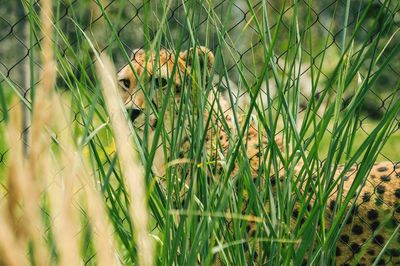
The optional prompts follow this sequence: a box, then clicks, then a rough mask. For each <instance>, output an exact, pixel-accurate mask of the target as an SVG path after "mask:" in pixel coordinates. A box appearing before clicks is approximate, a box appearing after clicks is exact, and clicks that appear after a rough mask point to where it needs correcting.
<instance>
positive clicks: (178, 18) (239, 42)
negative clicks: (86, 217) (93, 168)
mask: <svg viewBox="0 0 400 266" xmlns="http://www.w3.org/2000/svg"><path fill="white" fill-rule="evenodd" d="M9 2H10V3H9V4H7V5H2V7H0V54H1V57H0V72H1V73H2V76H1V77H0V87H1V89H3V90H4V91H6V90H11V89H10V83H11V84H12V85H13V86H15V88H17V90H18V92H17V93H19V94H20V95H21V96H22V97H23V98H24V99H25V100H26V102H28V103H30V102H31V96H32V94H31V92H32V91H31V90H32V88H34V87H36V86H37V84H38V83H39V82H40V80H38V76H37V73H36V72H34V73H31V72H30V69H31V68H33V67H35V68H36V69H40V67H41V63H40V60H39V59H38V56H37V53H38V51H40V42H41V36H32V35H30V34H29V31H30V27H32V23H31V22H30V16H29V13H30V12H34V11H35V12H39V11H40V1H34V2H32V4H31V6H32V10H28V9H27V8H26V6H25V8H24V6H23V5H22V4H21V3H20V2H19V1H9ZM156 2H158V1H155V2H152V3H150V4H151V11H150V13H151V17H152V18H153V19H150V20H146V18H145V16H144V12H145V5H146V4H147V3H149V2H146V3H143V2H142V1H134V0H128V1H123V0H112V1H109V2H107V3H106V4H105V12H107V14H108V15H109V16H110V19H111V20H112V21H113V20H115V21H117V22H116V23H115V25H114V26H115V27H116V29H117V36H118V38H119V39H120V40H121V42H122V44H123V45H124V48H125V49H126V50H127V51H129V52H131V51H132V50H133V49H134V48H138V47H142V46H143V44H144V36H145V34H144V32H147V34H148V36H150V37H152V36H153V37H154V36H155V33H156V31H157V22H158V19H159V17H158V15H159V14H161V13H162V12H163V10H162V5H160V4H157V3H156ZM200 2H201V1H200ZM200 2H199V3H197V4H198V5H199V7H200V8H199V14H196V16H195V17H194V18H193V19H194V20H195V21H196V23H195V27H194V28H193V29H192V30H193V31H196V32H198V38H199V40H198V41H199V43H200V44H204V43H208V46H209V48H211V50H214V51H215V50H216V49H217V48H218V45H219V42H218V41H217V39H218V34H217V32H216V31H217V30H218V29H219V26H221V24H218V23H219V22H218V21H210V19H209V13H210V12H212V13H213V14H215V17H220V18H222V17H223V14H224V13H225V12H227V10H229V12H231V14H232V15H231V20H230V21H229V22H224V24H223V26H224V27H225V29H224V30H225V31H224V35H223V36H224V38H225V41H226V44H227V45H228V46H229V47H230V48H231V51H233V53H234V54H233V56H229V57H227V58H226V60H227V62H226V64H227V70H228V74H229V76H230V78H231V79H232V80H233V81H235V82H236V83H238V84H240V78H239V76H238V72H237V67H238V66H239V65H240V67H241V68H242V70H243V72H244V73H245V77H246V79H247V80H249V81H250V83H254V82H256V79H257V76H258V74H259V73H258V71H259V70H260V65H261V64H263V60H260V58H257V57H258V55H259V54H262V52H261V51H262V49H263V47H262V42H261V40H260V38H259V36H258V32H257V30H256V29H255V27H256V26H255V25H254V23H253V18H252V14H251V12H250V11H249V7H248V4H247V2H246V1H241V0H237V1H227V0H220V1H214V2H213V3H212V6H211V10H208V11H207V10H204V8H201V3H200ZM355 2H357V3H355ZM251 3H252V8H253V9H254V10H257V9H259V8H260V6H261V3H262V1H251ZM282 4H283V1H279V0H276V1H272V0H270V1H267V5H268V11H269V15H270V29H271V30H272V31H273V30H274V29H275V27H276V26H277V18H278V17H279V15H280V13H281V10H283V12H282V14H281V15H282V16H283V20H282V25H281V28H280V32H279V39H280V41H283V42H284V40H285V39H287V38H289V34H290V30H291V29H290V27H291V24H290V19H291V15H292V13H293V10H294V8H295V6H294V4H287V3H286V6H282ZM345 5H346V1H341V0H326V1H314V4H313V5H310V4H309V3H308V1H301V3H300V5H299V8H300V9H301V10H302V12H300V14H304V17H301V18H300V21H303V22H304V24H303V25H305V26H303V28H301V29H300V31H301V32H303V33H307V32H313V34H314V36H320V38H321V39H323V38H325V37H326V36H331V38H330V40H331V41H329V43H328V44H327V45H321V43H319V40H316V41H315V43H313V44H311V45H304V46H302V47H301V52H302V53H303V54H304V57H306V58H307V62H308V63H302V66H301V80H302V81H301V82H303V83H304V84H305V85H303V87H307V86H309V85H310V82H311V81H310V77H311V67H313V68H316V69H318V70H319V71H321V74H322V78H323V79H326V80H327V79H328V78H329V75H330V72H331V71H332V69H330V68H329V66H325V65H323V69H319V67H320V65H319V64H318V62H319V60H322V59H321V57H322V56H323V52H326V53H327V54H331V55H334V56H335V55H337V54H338V53H339V51H340V50H341V49H342V46H341V42H340V38H341V34H343V30H344V28H345V26H346V27H347V28H351V27H354V24H355V23H356V21H357V19H358V18H359V16H360V14H362V12H363V9H364V8H365V5H363V1H354V3H353V4H352V5H351V8H350V16H349V20H348V25H343V23H342V20H343V15H341V14H344V9H345ZM373 5H374V6H375V9H379V8H380V7H381V6H382V5H384V3H383V2H382V1H375V2H374V3H373ZM80 6H84V7H82V8H81V7H80ZM387 9H388V13H390V12H393V10H390V7H387ZM373 10H374V9H372V11H371V12H369V13H368V14H367V16H368V19H367V20H366V21H365V23H364V24H363V25H362V26H361V29H362V33H364V34H360V35H359V36H358V37H357V38H359V39H360V40H362V38H363V37H366V36H367V34H368V33H370V30H371V29H370V26H371V23H372V22H374V13H373ZM57 11H58V20H57V21H56V22H55V23H57V25H59V26H60V28H61V29H62V30H63V34H64V35H65V38H67V39H68V41H69V43H70V45H71V46H72V47H74V48H77V49H79V47H80V45H81V44H80V43H78V40H77V38H76V37H75V34H76V31H77V30H78V29H77V26H76V24H77V25H79V27H80V28H81V29H82V31H83V32H85V33H86V34H87V35H88V36H89V37H93V38H101V39H102V40H105V41H103V42H99V44H97V43H96V45H97V47H96V48H97V49H98V50H99V51H100V52H101V51H104V50H106V49H111V51H116V52H113V53H112V54H113V56H114V60H115V62H116V63H117V65H119V66H123V65H124V64H125V62H124V59H123V57H122V56H121V54H120V53H119V52H118V51H119V49H120V48H118V47H117V46H116V45H115V40H114V39H113V38H107V36H110V34H111V33H110V30H109V29H108V28H107V26H106V25H107V21H106V19H105V17H104V15H103V13H102V12H101V11H100V10H99V8H98V6H97V4H96V2H95V1H93V2H87V3H85V4H82V1H78V0H74V1H67V0H62V1H59V3H58V5H57ZM77 11H78V13H76V12H77ZM79 11H80V12H79ZM390 14H392V15H393V16H396V19H395V22H396V25H395V27H399V22H400V18H399V17H400V13H399V12H395V13H390ZM332 17H334V18H335V19H334V21H335V22H334V23H332ZM185 19H186V18H185V12H184V7H183V3H182V2H181V1H176V2H174V4H173V5H172V6H171V7H170V8H169V10H168V12H167V23H168V25H169V29H170V32H169V33H168V35H169V36H170V39H172V40H173V39H175V38H182V39H181V40H179V41H180V42H181V43H183V46H189V45H190V31H189V29H188V28H187V26H186V23H185ZM306 21H307V23H306ZM210 24H211V25H212V26H213V27H209V25H210ZM373 34H375V35H376V34H379V32H374V33H373ZM182 36H183V37H182ZM385 36H390V34H387V35H385ZM387 38H388V37H387ZM107 40H108V41H107ZM54 41H55V43H56V45H58V47H59V48H60V50H61V51H63V52H62V55H63V57H64V58H65V59H66V60H67V61H68V62H69V64H70V66H71V68H72V69H73V70H74V71H76V72H74V73H75V74H76V75H79V70H78V68H76V65H77V62H76V59H75V58H73V57H70V56H69V51H68V47H66V46H65V44H64V43H63V42H58V41H57V39H55V40H54ZM103 43H104V44H103ZM162 44H163V45H164V46H166V47H169V46H170V45H171V44H170V43H169V41H168V40H162ZM282 47H284V46H282ZM354 49H355V51H354V52H353V56H357V53H358V51H357V49H358V48H357V45H355V48H354ZM311 50H312V52H311ZM223 52H226V51H225V50H224V51H223ZM286 56H288V55H287V50H285V49H283V48H281V47H280V46H277V49H276V51H275V57H274V60H275V61H276V63H277V65H278V67H279V68H280V70H281V71H284V65H283V64H282V59H284V58H285V57H286ZM384 56H385V55H384ZM399 59H400V58H397V60H392V61H391V62H390V63H389V65H388V67H387V68H386V71H385V73H383V74H382V75H381V77H380V78H379V80H378V82H377V83H376V85H375V86H373V87H372V88H371V90H370V91H369V93H368V96H367V97H366V101H365V103H364V105H363V108H362V110H360V112H361V114H360V117H359V126H358V127H359V128H358V129H359V130H362V131H363V132H365V134H366V135H368V134H369V133H370V130H371V128H370V127H369V126H368V123H369V121H376V120H379V119H380V118H381V117H382V115H383V114H384V113H385V112H386V111H387V110H388V107H389V106H390V105H392V104H395V103H393V101H394V100H395V99H397V98H396V86H398V82H399V78H400V72H399V70H398V69H399V66H400V63H399V62H400V60H399ZM92 63H93V62H86V66H87V67H88V68H90V66H91V65H92ZM362 75H363V73H360V76H361V78H362ZM57 82H58V83H59V84H62V83H63V80H58V81H57ZM307 84H308V85H307ZM328 89H330V90H335V88H334V87H332V86H331V87H328ZM319 93H322V91H318V93H317V94H316V95H311V92H310V91H309V90H307V88H303V90H302V91H301V103H302V106H301V109H300V111H299V112H300V113H301V112H302V111H304V110H305V108H306V106H307V103H308V101H309V100H310V98H311V97H318V94H319ZM347 97H348V95H345V98H344V99H343V101H344V102H346V100H347ZM7 108H8V110H11V109H12V108H16V107H15V106H11V105H8V106H7ZM72 110H73V109H71V111H72ZM6 115H7V114H6V112H3V109H0V123H4V122H5V120H6ZM29 116H30V112H29V111H26V119H25V121H24V131H25V132H27V131H29ZM73 122H74V123H80V124H83V121H82V118H81V117H80V116H79V115H78V114H75V115H74V116H73ZM399 122H400V121H399ZM398 131H399V129H398V128H397V131H396V132H393V134H394V135H395V134H397V132H398ZM22 137H23V136H21V138H22ZM399 143H400V142H399ZM0 144H2V145H0V168H4V167H5V164H6V158H7V151H8V148H7V146H6V145H3V144H4V143H1V142H0ZM27 148H28V149H29V147H27ZM392 149H393V150H394V152H393V154H399V153H400V144H397V145H393V146H392ZM381 157H382V158H385V159H386V160H389V161H392V162H393V169H394V171H399V170H397V169H399V167H398V166H399V164H398V163H397V162H396V160H398V159H399V158H393V157H392V156H391V155H388V154H385V153H382V154H381ZM0 173H1V172H0ZM399 173H400V172H399ZM398 175H399V174H398ZM396 211H397V212H398V211H399V210H398V209H397V210H396ZM397 223H398V221H397ZM350 248H351V247H350Z"/></svg>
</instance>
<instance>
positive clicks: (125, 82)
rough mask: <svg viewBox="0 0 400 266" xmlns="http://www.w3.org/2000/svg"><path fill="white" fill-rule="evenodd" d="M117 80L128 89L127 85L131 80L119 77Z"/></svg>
mask: <svg viewBox="0 0 400 266" xmlns="http://www.w3.org/2000/svg"><path fill="white" fill-rule="evenodd" d="M119 82H122V84H123V85H124V87H125V89H129V86H130V85H131V81H130V80H129V79H121V80H120V81H119Z"/></svg>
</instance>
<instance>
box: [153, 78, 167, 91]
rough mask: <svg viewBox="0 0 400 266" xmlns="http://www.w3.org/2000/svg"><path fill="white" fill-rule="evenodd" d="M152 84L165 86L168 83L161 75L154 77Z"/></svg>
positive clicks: (158, 86)
mask: <svg viewBox="0 0 400 266" xmlns="http://www.w3.org/2000/svg"><path fill="white" fill-rule="evenodd" d="M154 84H155V86H156V87H157V88H160V87H161V88H165V87H167V85H168V81H167V80H166V79H165V78H163V77H159V78H154Z"/></svg>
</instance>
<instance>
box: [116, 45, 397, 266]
mask: <svg viewBox="0 0 400 266" xmlns="http://www.w3.org/2000/svg"><path fill="white" fill-rule="evenodd" d="M195 51H197V54H198V56H199V63H200V66H203V67H207V69H211V68H212V66H213V61H214V56H213V54H212V53H211V52H210V51H209V50H208V49H207V48H204V47H199V48H198V49H197V50H193V49H192V50H189V51H188V52H183V53H180V54H179V55H175V54H174V53H173V52H171V51H168V50H160V51H159V53H155V52H153V53H147V55H146V53H145V52H144V51H143V50H135V51H134V53H133V55H132V61H131V65H132V67H133V69H134V72H136V74H134V72H133V71H132V68H131V66H130V65H127V66H125V67H124V68H123V69H122V70H121V71H120V72H119V73H118V80H119V82H120V86H121V94H122V96H123V98H124V101H125V104H126V107H127V108H128V109H135V110H139V111H138V113H139V112H140V113H141V114H142V116H144V110H145V109H146V108H147V107H148V106H147V105H148V101H146V93H149V92H146V91H143V90H142V89H139V86H138V84H139V83H140V82H143V83H144V84H147V83H148V82H149V80H151V79H152V78H153V79H154V77H156V78H157V79H158V78H164V79H165V80H168V82H171V84H169V86H171V87H172V89H173V90H172V95H171V97H173V100H174V101H175V102H176V103H178V104H179V102H180V101H181V99H180V89H181V87H182V85H183V83H184V82H190V80H191V79H192V77H191V68H192V63H193V62H194V60H193V58H194V54H195ZM175 66H176V68H175ZM172 73H174V74H172ZM137 77H139V78H140V79H139V80H138V79H137ZM192 82H193V81H192ZM159 84H160V86H162V85H163V84H162V82H161V83H159ZM164 85H165V84H164ZM203 85H204V84H203ZM143 87H144V88H145V90H146V88H148V87H149V85H144V86H143ZM164 87H165V86H164ZM165 91H166V90H165V88H164V89H163V88H161V90H160V91H158V92H155V93H154V95H153V98H152V102H153V103H154V105H155V106H157V105H160V104H161V103H162V100H163V97H165V95H166V92H165ZM149 94H150V93H149ZM207 99H208V104H209V107H210V106H213V104H215V100H217V101H218V105H214V108H213V109H211V108H209V109H208V110H211V111H206V112H205V113H204V116H203V119H204V124H206V122H207V119H206V118H208V117H209V116H210V115H211V116H212V120H213V124H214V126H210V127H209V128H207V134H206V138H205V140H206V141H205V146H206V150H207V151H209V152H208V154H207V156H208V159H207V161H215V162H216V165H218V161H220V160H223V159H224V158H223V157H225V156H227V151H229V150H232V148H233V147H235V145H236V144H237V142H238V141H239V139H242V140H243V143H242V144H243V145H244V147H245V151H246V154H245V155H246V156H244V158H247V159H248V163H249V164H248V165H249V167H250V170H251V174H252V176H253V178H254V182H257V181H256V179H257V178H258V177H259V176H261V177H262V178H261V179H262V182H258V183H257V184H259V185H266V181H267V178H265V175H263V173H260V171H259V169H260V165H261V164H263V163H265V158H266V156H264V153H265V152H266V150H267V148H268V147H270V146H271V145H272V144H274V145H277V147H278V148H279V149H280V150H281V151H284V150H285V149H286V147H284V144H283V142H282V138H281V137H277V138H276V139H275V140H270V139H268V138H267V137H266V134H264V133H262V132H263V131H262V130H259V129H258V128H257V126H256V125H257V123H255V122H254V121H252V122H251V123H250V126H249V127H248V129H247V130H246V132H245V135H244V136H242V138H240V137H241V136H239V134H238V133H237V130H236V128H237V126H236V125H237V124H239V125H240V126H241V125H243V123H244V122H245V121H244V118H243V117H241V116H240V115H238V114H236V113H234V112H233V111H232V108H231V106H230V105H229V104H228V102H227V101H226V100H224V99H223V97H219V95H218V93H217V92H215V91H213V90H211V92H210V93H209V95H208V98H207ZM216 106H218V107H216ZM176 115H177V114H176V111H175V110H171V109H167V111H166V113H165V115H164V126H165V127H166V131H167V132H170V131H171V130H173V128H174V127H176V126H182V124H181V125H177V124H173V123H172V122H171V121H172V120H171V119H172V118H173V117H174V116H176ZM140 116H141V115H137V116H136V117H134V119H133V120H134V121H133V124H134V125H135V127H136V128H137V129H138V130H139V131H141V130H142V127H143V122H144V120H143V119H140ZM222 116H224V118H225V119H221V117H222ZM154 120H156V116H155V114H154V113H153V112H152V113H151V114H150V119H149V121H150V122H151V123H152V121H154ZM225 122H226V123H225ZM151 129H152V127H151V128H150V133H149V134H150V135H149V139H150V145H151V144H152V143H151V141H152V137H153V135H152V134H154V133H153V132H152V130H151ZM177 145H179V146H180V154H179V157H180V158H181V159H183V158H186V156H187V153H188V151H189V147H190V133H187V134H186V135H184V136H183V137H182V142H181V143H178V144H177ZM268 145H269V146H268ZM217 150H218V151H220V152H216V151H217ZM164 154H165V153H164V152H163V151H162V149H158V150H157V152H156V157H155V159H154V168H153V169H154V171H155V172H156V174H158V175H159V176H163V175H164V174H165V167H166V165H167V164H168V163H171V160H170V158H165V155H164ZM302 167H303V166H302V163H301V161H299V163H298V165H297V167H296V168H295V174H296V175H298V174H300V172H301V169H302ZM215 170H216V171H217V173H215V176H218V175H220V174H222V173H221V172H222V171H223V169H222V167H220V166H217V167H216V168H215ZM343 171H344V168H343V167H338V169H337V170H336V172H335V174H334V180H337V179H338V178H339V177H342V178H341V180H339V181H343V182H339V183H338V185H337V189H334V191H333V192H332V194H331V196H330V197H329V199H328V208H327V211H326V221H325V223H326V225H327V226H328V227H329V226H330V221H331V220H330V219H331V216H332V215H333V213H334V211H335V208H336V205H337V202H336V201H337V192H338V190H339V187H340V186H341V185H340V184H342V185H343V195H344V196H345V195H347V193H348V192H349V190H350V187H351V185H352V184H353V181H354V178H355V177H356V175H357V173H358V165H354V166H353V167H352V168H350V169H349V170H348V171H347V172H346V173H344V172H343ZM238 174H239V173H238V168H237V166H235V168H234V169H233V173H232V176H235V175H238ZM314 178H315V177H314ZM283 180H285V172H284V171H280V172H279V173H275V174H274V173H273V171H272V172H271V173H270V176H269V184H271V185H272V186H273V187H276V186H278V185H282V184H281V181H283ZM363 180H365V184H364V186H363V187H362V189H361V191H358V192H359V193H358V197H357V198H356V199H352V202H351V203H354V204H353V206H354V208H353V209H352V210H351V216H350V217H349V218H348V220H343V226H344V227H343V230H342V232H341V234H340V237H339V239H338V240H337V247H336V257H335V262H336V264H337V265H350V263H352V261H353V259H354V258H356V257H357V256H359V257H360V258H359V265H370V264H371V263H372V262H373V261H374V260H375V258H376V257H377V255H378V254H379V253H380V251H381V250H382V248H383V246H384V245H385V243H386V242H387V241H388V240H389V238H390V236H391V234H392V233H393V230H394V228H396V227H397V226H398V225H399V221H400V163H397V164H396V163H392V162H381V163H377V164H375V165H374V166H372V169H371V171H370V173H369V174H368V176H367V177H366V178H364V179H363ZM307 189H310V188H307V187H305V186H304V185H303V186H301V191H302V193H307ZM356 194H357V193H356ZM311 208H312V206H309V209H311ZM244 212H246V210H244ZM298 215H299V209H298V207H296V208H295V209H294V211H293V215H292V216H293V221H296V219H297V217H298ZM303 222H304V220H303ZM247 231H248V233H249V235H252V234H253V233H254V232H255V224H251V223H249V225H248V226H247ZM252 232H253V233H252ZM399 247H400V236H399V235H397V236H395V237H394V239H393V240H392V242H391V243H390V244H389V245H388V248H387V249H386V252H385V253H384V254H383V256H382V257H381V259H380V260H379V262H378V265H385V264H390V265H400V248H399ZM256 255H257V254H256Z"/></svg>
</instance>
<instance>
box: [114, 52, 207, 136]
mask: <svg viewBox="0 0 400 266" xmlns="http://www.w3.org/2000/svg"><path fill="white" fill-rule="evenodd" d="M193 55H194V52H193V49H191V50H189V51H185V52H181V53H180V54H179V55H178V56H176V55H175V54H174V53H173V52H171V51H169V50H165V49H163V50H160V51H159V52H157V53H156V52H153V53H148V52H145V51H144V50H142V49H137V50H135V51H134V52H133V54H132V57H131V62H130V63H131V64H127V65H126V66H124V67H123V68H122V69H121V70H120V71H119V72H118V74H117V79H118V84H119V87H120V91H121V95H122V98H123V101H124V104H125V107H126V108H127V111H128V114H129V116H130V119H131V121H132V123H133V125H134V127H135V128H136V129H139V130H143V128H144V125H145V123H146V122H147V121H148V123H149V126H150V129H152V130H154V129H155V127H156V125H157V120H158V119H157V117H158V113H157V112H158V111H160V110H161V108H162V106H164V105H165V104H167V111H166V113H165V114H164V121H168V119H169V118H170V114H172V113H175V111H174V110H172V109H173V108H174V107H175V108H177V105H176V104H175V103H178V104H179V102H180V92H181V88H182V87H185V86H184V85H186V84H185V82H186V81H187V80H189V78H188V77H189V75H190V70H191V62H192V61H193ZM198 55H199V62H200V65H202V62H204V60H207V66H208V68H211V67H212V65H213V62H214V56H213V54H212V52H210V51H209V50H208V49H207V48H205V47H199V48H198ZM205 57H207V59H204V58H205ZM203 65H204V64H203ZM186 87H187V86H186ZM167 95H168V96H169V97H166V96H167ZM166 101H167V102H166ZM146 115H148V117H146Z"/></svg>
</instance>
